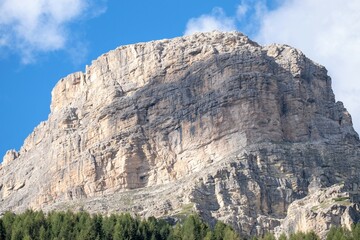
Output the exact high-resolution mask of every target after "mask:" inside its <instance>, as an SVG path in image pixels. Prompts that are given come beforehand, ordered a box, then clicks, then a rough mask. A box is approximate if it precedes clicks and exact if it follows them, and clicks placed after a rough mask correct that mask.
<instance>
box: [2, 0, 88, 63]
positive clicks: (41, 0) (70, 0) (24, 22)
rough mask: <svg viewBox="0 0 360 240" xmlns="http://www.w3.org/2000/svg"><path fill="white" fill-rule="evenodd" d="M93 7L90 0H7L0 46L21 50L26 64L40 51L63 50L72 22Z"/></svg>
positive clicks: (4, 5)
mask: <svg viewBox="0 0 360 240" xmlns="http://www.w3.org/2000/svg"><path fill="white" fill-rule="evenodd" d="M92 7H93V5H91V4H90V2H88V0H56V1H53V0H31V1H24V0H3V1H1V2H0V48H8V49H10V50H11V51H15V52H17V53H18V54H20V56H21V59H22V61H23V62H24V63H29V62H32V61H33V57H34V54H36V53H38V52H48V51H54V50H59V49H62V48H64V47H65V45H66V43H67V41H68V40H69V37H70V35H71V34H70V31H69V24H70V23H72V22H74V21H75V20H79V19H80V18H81V17H82V16H83V15H85V14H86V13H87V12H88V11H89V10H91V8H92Z"/></svg>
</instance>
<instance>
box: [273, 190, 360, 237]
mask: <svg viewBox="0 0 360 240" xmlns="http://www.w3.org/2000/svg"><path fill="white" fill-rule="evenodd" d="M343 190H344V186H343V185H342V184H337V185H333V186H331V187H329V188H326V189H318V188H316V189H314V190H313V191H311V192H310V194H309V195H308V196H306V197H305V198H303V199H299V200H296V201H294V202H293V203H292V204H291V205H290V207H289V208H288V213H287V215H286V218H285V219H283V220H281V223H282V224H281V226H279V227H276V228H275V232H276V233H277V234H278V235H279V234H280V233H283V232H284V233H288V234H289V233H292V232H299V231H301V232H310V231H315V232H317V233H318V234H319V236H320V237H321V238H322V239H325V238H326V233H327V232H328V231H329V230H330V227H332V226H343V227H345V228H347V229H349V230H351V228H352V225H353V224H354V223H357V222H359V221H360V205H359V203H358V201H356V203H354V201H353V200H354V199H353V197H354V196H353V195H352V194H350V193H349V192H346V191H345V192H344V191H343Z"/></svg>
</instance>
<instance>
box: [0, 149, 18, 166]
mask: <svg viewBox="0 0 360 240" xmlns="http://www.w3.org/2000/svg"><path fill="white" fill-rule="evenodd" d="M18 157H19V153H18V152H17V151H15V150H9V151H7V152H6V153H5V156H4V157H3V161H2V164H8V163H9V162H11V161H14V160H15V159H16V158H18Z"/></svg>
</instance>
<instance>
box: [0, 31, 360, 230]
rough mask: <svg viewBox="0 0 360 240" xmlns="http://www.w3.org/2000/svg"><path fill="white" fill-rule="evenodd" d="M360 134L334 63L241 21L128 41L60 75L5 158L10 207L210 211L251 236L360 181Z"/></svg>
mask: <svg viewBox="0 0 360 240" xmlns="http://www.w3.org/2000/svg"><path fill="white" fill-rule="evenodd" d="M359 146H360V141H359V137H358V135H357V133H356V132H355V131H354V129H353V127H352V122H351V117H350V115H349V113H348V112H347V111H346V109H345V108H344V106H343V105H342V103H341V102H335V97H334V94H333V92H332V89H331V79H330V77H329V76H327V71H326V69H325V68H324V67H322V66H320V65H318V64H316V63H314V62H312V61H311V60H309V59H307V58H306V57H305V56H304V54H302V53H301V52H300V51H298V50H296V49H293V48H291V47H289V46H286V45H271V46H266V47H263V46H260V45H258V44H257V43H255V42H253V41H251V40H249V39H248V38H247V37H246V36H244V35H242V34H241V33H238V32H232V33H220V32H212V33H201V34H195V35H192V36H188V37H182V38H175V39H171V40H161V41H153V42H148V43H139V44H134V45H128V46H123V47H119V48H117V49H115V50H113V51H110V52H109V53H106V54H104V55H102V56H100V57H99V58H98V59H97V60H95V61H93V63H92V64H91V65H90V66H88V67H86V71H85V73H82V72H79V73H74V74H71V75H69V76H67V77H65V78H63V79H61V80H60V81H59V82H58V84H57V85H56V86H55V88H54V89H53V91H52V103H51V113H50V115H49V118H48V120H47V121H45V122H43V123H41V124H40V125H39V126H38V127H36V128H35V130H34V132H33V133H32V134H31V135H30V136H29V137H28V138H27V139H26V140H25V142H24V145H23V146H22V148H21V149H20V151H19V152H16V151H9V152H8V153H7V154H6V156H5V157H4V162H3V165H2V166H1V170H0V186H1V187H0V189H1V190H0V199H1V204H0V210H1V211H5V210H13V211H22V210H24V209H26V208H34V209H39V208H42V209H45V210H50V209H54V208H57V209H75V210H76V209H79V208H81V209H86V210H89V211H93V212H113V211H135V212H137V213H139V214H140V215H143V216H149V215H155V216H165V215H168V216H173V215H177V214H184V213H187V212H188V211H197V212H199V213H200V214H201V215H202V216H204V217H205V218H206V219H208V221H209V222H212V221H213V220H214V219H221V220H223V221H225V222H227V223H231V224H232V225H233V226H234V227H235V228H236V229H238V230H239V231H240V232H242V233H243V234H261V233H262V232H263V231H265V230H269V229H270V230H272V229H273V228H274V227H276V226H278V225H279V224H280V220H281V219H283V218H284V217H285V216H286V214H287V209H288V207H289V205H290V204H291V203H292V202H293V201H294V200H296V199H300V198H303V197H305V196H307V195H308V194H309V185H310V183H312V184H316V185H318V187H329V186H331V185H333V184H336V183H340V182H343V183H344V184H345V185H346V186H347V190H348V191H352V193H357V192H358V191H359V189H358V184H359V182H360V181H359V174H358V173H359V169H360V168H359V167H360V162H359V160H360V150H359Z"/></svg>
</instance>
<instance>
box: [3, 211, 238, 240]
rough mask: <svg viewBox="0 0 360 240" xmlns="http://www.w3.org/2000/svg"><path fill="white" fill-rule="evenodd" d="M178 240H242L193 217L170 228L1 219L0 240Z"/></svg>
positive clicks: (39, 216)
mask: <svg viewBox="0 0 360 240" xmlns="http://www.w3.org/2000/svg"><path fill="white" fill-rule="evenodd" d="M21 239H24V240H25V239H26V240H29V239H39V240H45V239H46V240H49V239H53V240H68V239H74V240H100V239H105V240H121V239H127V240H130V239H134V240H135V239H139V240H140V239H144V240H162V239H164V240H165V239H166V240H168V239H169V240H172V239H174V240H176V239H179V240H180V239H187V240H192V239H193V240H195V239H208V240H221V239H228V240H232V239H239V236H238V234H237V233H236V232H235V231H234V230H233V229H232V228H231V227H229V226H227V225H225V224H223V223H221V222H218V223H217V224H216V226H215V229H214V230H212V229H210V228H209V226H208V225H207V224H205V223H204V222H203V221H202V220H201V219H200V218H199V217H198V216H195V215H190V216H188V217H187V218H185V219H184V221H183V222H182V223H181V224H180V223H178V224H176V225H175V226H171V225H170V224H169V223H168V222H166V221H165V220H161V219H160V220H158V219H156V218H154V217H150V218H148V219H146V220H142V219H140V218H138V217H135V218H134V217H132V216H131V215H130V214H128V213H126V214H120V215H115V214H112V215H110V216H102V215H99V214H95V215H90V214H89V213H86V212H79V213H73V212H70V211H68V212H50V213H49V214H46V215H45V214H44V213H43V212H41V211H40V212H35V211H31V210H28V211H26V212H24V213H22V214H18V215H15V214H14V213H11V212H7V213H5V214H4V216H3V217H2V218H1V219H0V240H21Z"/></svg>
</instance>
